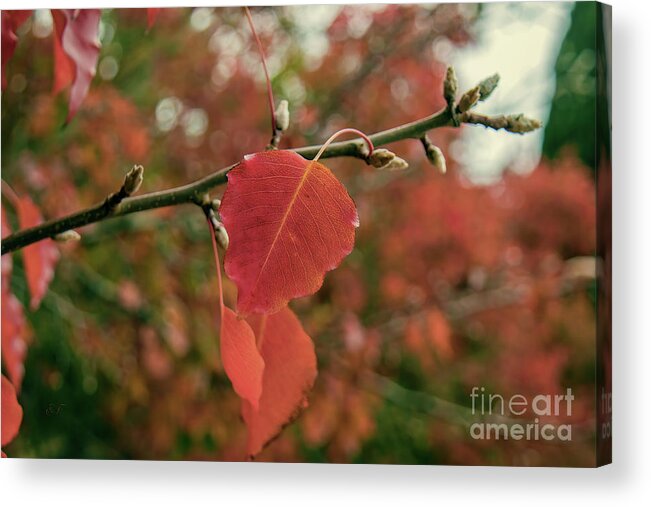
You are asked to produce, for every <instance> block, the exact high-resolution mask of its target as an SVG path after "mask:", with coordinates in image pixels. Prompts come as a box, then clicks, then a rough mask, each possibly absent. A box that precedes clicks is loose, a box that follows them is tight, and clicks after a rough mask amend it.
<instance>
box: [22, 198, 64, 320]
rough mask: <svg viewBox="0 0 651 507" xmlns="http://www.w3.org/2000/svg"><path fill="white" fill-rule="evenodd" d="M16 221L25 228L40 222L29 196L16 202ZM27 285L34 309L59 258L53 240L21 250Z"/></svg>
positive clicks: (44, 291) (39, 214)
mask: <svg viewBox="0 0 651 507" xmlns="http://www.w3.org/2000/svg"><path fill="white" fill-rule="evenodd" d="M16 211H17V212H18V222H19V223H20V227H21V228H23V229H26V228H28V227H33V226H35V225H38V224H40V223H41V222H42V221H43V219H42V218H41V212H40V211H39V209H38V208H37V207H36V205H35V204H34V203H33V202H32V200H31V199H30V198H29V197H21V198H20V199H19V200H18V202H17V207H16ZM23 259H24V262H25V275H26V276H27V286H28V288H29V293H30V294H31V296H32V297H31V300H30V307H31V309H32V310H36V309H37V308H38V305H39V304H40V303H41V300H42V299H43V296H44V295H45V293H46V292H47V288H48V286H49V285H50V282H51V281H52V278H53V277H54V266H55V265H56V263H57V261H58V260H59V250H58V249H57V247H56V245H55V244H54V241H52V240H51V239H44V240H42V241H39V242H37V243H33V244H31V245H29V246H27V247H25V249H24V250H23Z"/></svg>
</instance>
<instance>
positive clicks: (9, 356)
mask: <svg viewBox="0 0 651 507" xmlns="http://www.w3.org/2000/svg"><path fill="white" fill-rule="evenodd" d="M9 234H11V228H10V227H9V222H8V221H7V217H6V215H5V211H4V208H2V237H3V238H4V237H5V236H8V235H9ZM1 262H2V340H1V341H2V361H3V362H4V365H5V368H6V370H7V374H8V375H9V379H10V380H11V382H12V383H13V385H14V386H15V387H16V389H17V390H20V384H21V383H22V380H23V372H24V369H23V363H24V362H25V356H26V355H27V325H26V323H25V316H24V314H23V306H22V305H21V304H20V301H18V299H16V296H14V295H13V294H12V293H11V291H10V283H11V270H12V267H13V265H12V260H11V255H10V254H5V255H3V256H2V261H1Z"/></svg>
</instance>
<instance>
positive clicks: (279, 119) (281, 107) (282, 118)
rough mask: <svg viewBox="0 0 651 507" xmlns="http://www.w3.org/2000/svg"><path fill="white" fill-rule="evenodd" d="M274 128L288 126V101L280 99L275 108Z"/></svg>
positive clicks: (285, 128)
mask: <svg viewBox="0 0 651 507" xmlns="http://www.w3.org/2000/svg"><path fill="white" fill-rule="evenodd" d="M275 119H276V128H277V129H278V130H280V131H284V130H287V129H288V128H289V103H288V102H287V101H286V100H281V101H280V104H278V107H277V108H276V116H275Z"/></svg>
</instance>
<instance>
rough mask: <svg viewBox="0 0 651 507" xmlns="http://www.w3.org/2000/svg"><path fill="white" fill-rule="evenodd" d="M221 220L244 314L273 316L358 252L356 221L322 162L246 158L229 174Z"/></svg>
mask: <svg viewBox="0 0 651 507" xmlns="http://www.w3.org/2000/svg"><path fill="white" fill-rule="evenodd" d="M219 211H220V214H221V216H222V220H223V222H224V225H225V226H226V229H227V230H228V234H229V237H230V246H229V248H228V250H227V252H226V261H225V264H224V267H225V269H226V273H227V274H228V276H229V277H230V278H231V279H232V280H233V281H234V282H235V283H236V284H237V287H238V301H237V309H238V311H239V312H240V313H243V314H249V313H274V312H277V311H278V310H280V309H281V308H283V307H284V306H286V305H287V302H288V301H289V300H291V299H293V298H297V297H301V296H306V295H309V294H313V293H314V292H316V291H317V290H318V289H319V287H321V285H322V283H323V277H324V275H325V273H326V271H329V270H331V269H334V268H335V267H337V265H338V264H339V263H340V262H341V260H342V259H343V258H344V257H346V255H348V254H349V253H350V252H351V250H352V249H353V245H354V242H355V227H357V226H358V224H359V220H358V217H357V210H356V209H355V204H354V203H353V201H352V199H351V198H350V196H349V195H348V193H347V192H346V189H345V188H344V187H343V185H342V184H341V183H339V181H338V180H337V178H335V176H334V175H333V174H332V173H331V172H330V170H329V169H328V168H327V167H325V166H324V165H322V164H319V163H316V162H310V161H307V160H305V159H304V158H303V157H301V156H300V155H297V154H296V153H294V152H291V151H285V150H281V151H276V150H274V151H266V152H262V153H256V154H254V155H247V156H246V157H244V160H243V161H242V162H240V163H239V164H238V165H237V167H235V168H234V169H233V170H231V171H230V172H229V173H228V185H227V187H226V192H225V193H224V198H223V200H222V204H221V207H220V210H219Z"/></svg>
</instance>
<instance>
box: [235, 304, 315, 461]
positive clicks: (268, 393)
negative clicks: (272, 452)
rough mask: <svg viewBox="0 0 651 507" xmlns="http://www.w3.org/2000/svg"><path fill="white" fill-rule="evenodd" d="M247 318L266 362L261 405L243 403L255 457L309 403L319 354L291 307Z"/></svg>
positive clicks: (250, 442)
mask: <svg viewBox="0 0 651 507" xmlns="http://www.w3.org/2000/svg"><path fill="white" fill-rule="evenodd" d="M248 320H249V322H250V323H251V327H252V328H253V330H254V331H255V333H256V336H257V339H258V343H259V346H260V352H261V353H262V358H263V359H264V362H265V368H264V376H263V380H262V397H261V398H260V406H259V408H258V409H257V410H255V408H254V407H252V406H251V404H249V403H247V402H246V401H244V402H243V403H242V417H243V418H244V421H245V422H246V425H247V428H248V440H247V452H248V455H249V456H250V457H254V456H256V455H257V454H258V453H259V452H260V451H261V450H262V449H263V448H264V447H265V445H267V444H268V443H269V442H270V441H271V440H272V439H273V438H275V437H276V436H277V435H278V434H279V433H280V432H281V430H282V429H283V428H284V427H285V426H286V425H288V424H289V423H290V422H292V421H293V420H294V419H295V418H296V417H297V416H298V414H299V413H300V411H301V409H302V408H303V407H304V406H305V405H306V404H307V393H308V392H309V391H310V390H311V389H312V386H313V384H314V380H315V378H316V356H315V354H314V345H313V343H312V340H311V338H310V337H309V336H308V335H307V334H306V333H305V331H304V330H303V328H302V326H301V323H300V321H299V320H298V318H297V317H296V315H295V314H294V313H293V312H292V311H291V310H290V309H289V308H288V307H285V308H283V309H282V310H280V311H279V312H278V313H275V314H273V315H262V316H260V315H251V316H250V317H249V318H248Z"/></svg>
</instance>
